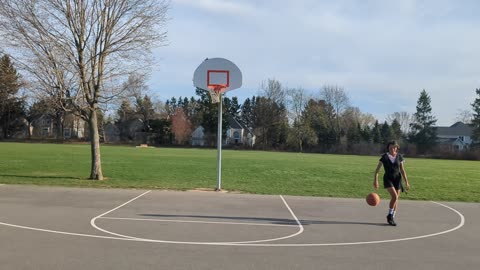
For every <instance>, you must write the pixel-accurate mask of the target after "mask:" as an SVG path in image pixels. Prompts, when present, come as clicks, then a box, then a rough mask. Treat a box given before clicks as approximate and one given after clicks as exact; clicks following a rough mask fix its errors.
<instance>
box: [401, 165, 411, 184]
mask: <svg viewBox="0 0 480 270" xmlns="http://www.w3.org/2000/svg"><path fill="white" fill-rule="evenodd" d="M400 173H401V174H402V177H403V180H405V188H406V189H407V190H409V189H410V183H409V182H408V178H407V173H406V172H405V166H403V162H402V163H400Z"/></svg>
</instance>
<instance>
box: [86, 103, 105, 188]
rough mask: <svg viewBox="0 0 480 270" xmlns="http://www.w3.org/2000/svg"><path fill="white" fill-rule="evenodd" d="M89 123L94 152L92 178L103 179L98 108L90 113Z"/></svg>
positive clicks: (92, 151) (91, 144)
mask: <svg viewBox="0 0 480 270" xmlns="http://www.w3.org/2000/svg"><path fill="white" fill-rule="evenodd" d="M88 123H89V126H90V146H91V153H92V169H91V173H90V179H92V180H103V173H102V162H101V159H100V135H99V133H98V120H97V111H96V110H94V111H92V112H91V113H90V117H89V119H88Z"/></svg>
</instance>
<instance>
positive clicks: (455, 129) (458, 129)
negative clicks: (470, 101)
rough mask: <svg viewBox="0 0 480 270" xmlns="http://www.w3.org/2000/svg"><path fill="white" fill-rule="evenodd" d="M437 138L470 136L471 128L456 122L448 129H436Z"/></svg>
mask: <svg viewBox="0 0 480 270" xmlns="http://www.w3.org/2000/svg"><path fill="white" fill-rule="evenodd" d="M436 128H437V135H438V136H440V137H441V136H472V127H470V126H469V125H465V124H464V123H462V122H457V123H455V124H453V125H451V126H450V127H436Z"/></svg>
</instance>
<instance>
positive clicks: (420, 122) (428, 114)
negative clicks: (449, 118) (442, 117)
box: [409, 89, 437, 154]
mask: <svg viewBox="0 0 480 270" xmlns="http://www.w3.org/2000/svg"><path fill="white" fill-rule="evenodd" d="M430 102H431V99H430V96H429V95H428V93H427V91H425V89H424V90H422V92H421V93H420V97H419V98H418V101H417V112H416V113H415V114H414V115H413V118H414V119H413V122H412V123H411V124H410V128H411V133H410V136H409V138H410V141H411V142H412V143H414V144H415V145H416V146H417V151H418V152H419V154H425V153H427V152H428V151H429V150H431V149H432V148H433V147H434V146H435V144H436V142H437V129H436V128H435V126H434V125H435V123H437V119H436V118H435V117H434V116H433V115H432V107H431V106H430Z"/></svg>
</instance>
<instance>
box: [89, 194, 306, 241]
mask: <svg viewBox="0 0 480 270" xmlns="http://www.w3.org/2000/svg"><path fill="white" fill-rule="evenodd" d="M146 193H147V192H146ZM146 193H144V194H146ZM144 194H142V195H140V196H138V197H136V198H134V199H132V200H130V201H128V202H126V203H124V204H122V205H120V206H117V207H115V208H114V209H112V210H110V211H107V212H105V213H104V214H102V215H99V216H97V217H95V218H93V219H92V221H91V222H90V223H91V224H92V226H93V225H95V220H96V219H98V218H100V217H102V216H103V215H106V214H108V213H111V212H113V211H114V210H117V209H118V208H120V207H122V206H124V205H126V204H128V203H130V202H132V201H134V200H135V199H137V198H139V197H141V196H143V195H144ZM280 198H281V199H282V201H283V203H284V204H285V206H286V207H287V209H288V211H289V212H290V214H291V215H292V216H293V218H294V219H295V222H296V223H297V224H298V227H299V230H298V231H297V232H296V233H294V234H290V235H286V236H283V237H278V238H269V239H261V240H252V241H240V242H189V241H167V240H155V239H148V238H140V237H134V236H130V235H123V234H119V233H114V232H110V231H107V230H105V229H102V228H100V227H98V226H97V225H95V226H94V227H95V228H96V229H99V230H101V231H102V232H105V233H109V234H112V235H116V236H120V237H125V238H129V239H133V240H139V241H146V242H155V243H169V244H190V245H241V244H254V243H265V242H273V241H278V240H284V239H288V238H292V237H295V236H297V235H299V234H301V233H302V232H303V231H304V228H303V225H302V224H301V223H300V221H299V220H298V218H297V217H296V216H295V214H294V213H293V211H292V209H291V208H290V206H288V204H287V201H285V199H284V198H283V196H280ZM295 227H297V226H295Z"/></svg>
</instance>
